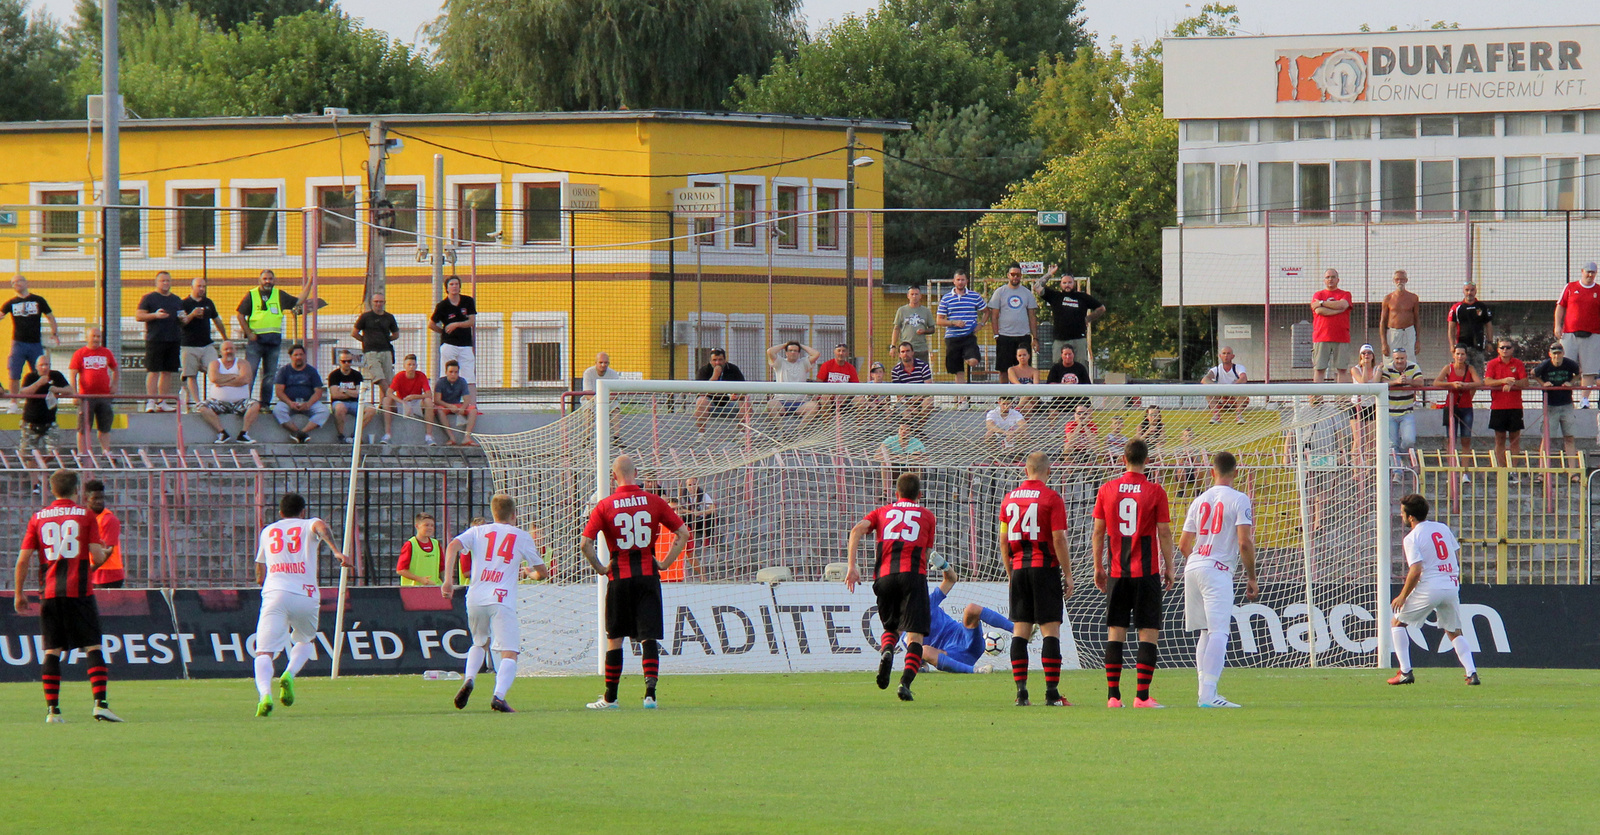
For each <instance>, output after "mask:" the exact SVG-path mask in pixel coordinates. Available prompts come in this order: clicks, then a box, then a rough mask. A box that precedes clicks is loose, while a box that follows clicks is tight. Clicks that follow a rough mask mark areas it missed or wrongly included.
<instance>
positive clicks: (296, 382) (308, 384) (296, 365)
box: [272, 345, 328, 444]
mask: <svg viewBox="0 0 1600 835" xmlns="http://www.w3.org/2000/svg"><path fill="white" fill-rule="evenodd" d="M273 388H274V390H275V393H276V394H277V397H278V402H277V403H274V404H273V406H272V417H273V419H274V420H276V421H277V422H278V425H279V426H282V427H283V429H284V431H285V432H288V433H289V438H290V439H291V440H293V441H294V442H295V443H301V444H303V443H305V442H307V441H309V440H311V432H312V430H314V429H316V428H318V427H320V426H321V425H322V424H324V423H327V422H328V404H326V403H324V402H322V394H323V391H324V389H323V387H322V375H321V374H320V373H318V372H317V367H316V366H314V365H311V364H309V363H307V362H306V348H305V346H304V345H291V346H289V364H288V365H285V366H284V367H282V368H279V369H278V379H277V380H276V381H274V386H273ZM297 414H298V415H304V416H305V418H306V424H305V428H303V429H297V428H295V425H294V423H293V418H294V416H295V415H297Z"/></svg>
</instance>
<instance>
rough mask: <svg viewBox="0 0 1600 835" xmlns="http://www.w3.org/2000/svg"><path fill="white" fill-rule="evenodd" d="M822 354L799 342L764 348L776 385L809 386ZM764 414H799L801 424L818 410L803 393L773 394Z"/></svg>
mask: <svg viewBox="0 0 1600 835" xmlns="http://www.w3.org/2000/svg"><path fill="white" fill-rule="evenodd" d="M820 356H822V352H821V351H818V350H817V349H815V348H813V347H811V346H810V345H802V344H800V343H798V342H794V341H792V340H791V341H789V342H785V343H783V344H782V345H774V346H772V347H771V348H768V349H767V364H768V365H769V366H771V368H772V381H773V382H775V383H809V382H811V381H812V380H813V379H815V378H816V365H817V358H818V357H820ZM767 411H769V412H771V413H772V415H773V416H774V417H777V418H782V417H783V416H784V415H792V414H796V413H799V415H800V417H801V421H802V422H804V420H805V419H806V418H809V417H810V416H811V415H812V414H814V413H815V412H816V411H817V404H816V403H815V402H813V401H811V400H809V399H807V398H806V396H805V395H803V394H775V395H773V396H772V399H770V400H768V401H767Z"/></svg>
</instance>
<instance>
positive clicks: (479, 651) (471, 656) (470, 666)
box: [467, 644, 483, 681]
mask: <svg viewBox="0 0 1600 835" xmlns="http://www.w3.org/2000/svg"><path fill="white" fill-rule="evenodd" d="M482 669H483V647H480V646H478V645H477V644H473V645H472V649H469V650H467V681H476V680H477V678H478V671H479V670H482Z"/></svg>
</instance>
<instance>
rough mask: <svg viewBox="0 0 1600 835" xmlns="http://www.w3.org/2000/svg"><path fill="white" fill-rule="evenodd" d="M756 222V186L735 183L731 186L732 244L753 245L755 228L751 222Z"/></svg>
mask: <svg viewBox="0 0 1600 835" xmlns="http://www.w3.org/2000/svg"><path fill="white" fill-rule="evenodd" d="M755 222H756V187H755V186H754V185H750V184H748V183H736V184H735V185H734V187H733V226H734V230H733V245H734V246H755V245H756V228H755V227H754V226H752V225H751V224H753V223H755Z"/></svg>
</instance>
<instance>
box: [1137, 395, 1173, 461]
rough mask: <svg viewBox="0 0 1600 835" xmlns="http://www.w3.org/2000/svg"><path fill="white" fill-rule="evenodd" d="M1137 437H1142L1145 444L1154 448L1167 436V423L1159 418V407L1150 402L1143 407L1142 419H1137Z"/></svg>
mask: <svg viewBox="0 0 1600 835" xmlns="http://www.w3.org/2000/svg"><path fill="white" fill-rule="evenodd" d="M1137 437H1140V438H1143V439H1144V443H1145V446H1147V447H1149V448H1150V449H1152V450H1153V449H1155V448H1156V447H1158V446H1161V442H1162V441H1163V440H1165V439H1166V437H1167V424H1166V423H1165V422H1164V421H1162V419H1161V407H1160V406H1157V405H1156V404H1154V403H1152V404H1150V405H1149V406H1146V407H1144V419H1143V420H1140V421H1139V432H1138V435H1137Z"/></svg>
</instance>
